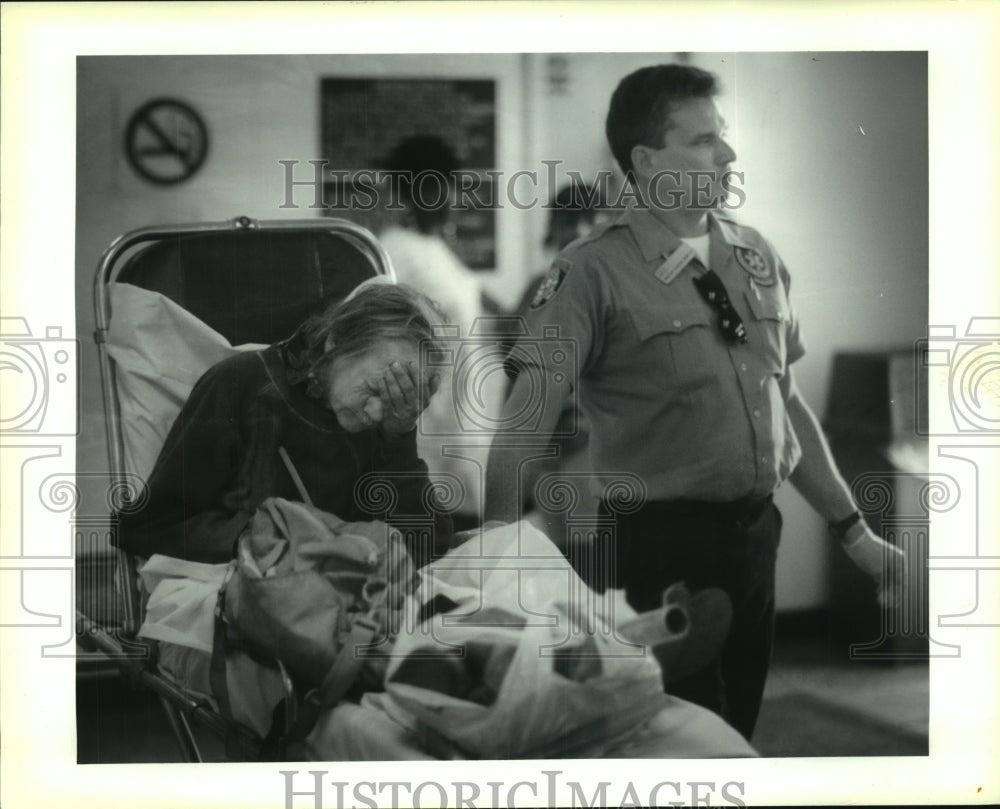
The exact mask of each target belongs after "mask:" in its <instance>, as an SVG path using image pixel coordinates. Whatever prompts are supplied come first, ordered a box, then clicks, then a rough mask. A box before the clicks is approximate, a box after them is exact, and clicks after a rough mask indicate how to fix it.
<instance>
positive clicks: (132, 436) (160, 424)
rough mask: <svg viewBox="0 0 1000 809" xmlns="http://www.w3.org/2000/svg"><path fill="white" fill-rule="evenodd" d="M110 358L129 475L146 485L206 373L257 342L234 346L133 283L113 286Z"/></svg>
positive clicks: (254, 348) (253, 348) (166, 299)
mask: <svg viewBox="0 0 1000 809" xmlns="http://www.w3.org/2000/svg"><path fill="white" fill-rule="evenodd" d="M110 293H111V312H112V318H111V324H110V327H109V330H108V345H107V347H108V353H109V355H110V356H111V359H113V360H114V362H115V373H116V375H117V387H118V404H119V407H120V409H121V425H122V439H123V442H124V455H125V470H126V471H127V472H131V473H133V474H136V475H139V476H141V477H142V478H143V479H144V480H145V478H146V477H147V476H148V475H149V473H150V472H151V471H152V469H153V465H154V464H155V463H156V458H157V456H158V455H159V454H160V449H161V448H162V446H163V442H164V441H165V440H166V437H167V433H168V432H169V431H170V427H171V425H172V424H173V423H174V419H175V418H177V414H178V413H179V412H180V409H181V407H182V406H183V404H184V402H185V401H186V400H187V397H188V394H189V393H190V392H191V388H193V387H194V384H195V382H197V381H198V379H199V378H200V377H201V375H202V374H203V373H205V371H207V370H208V369H209V368H210V367H212V366H213V365H215V364H216V363H217V362H221V361H222V360H224V359H226V358H227V357H230V356H232V355H233V354H236V353H237V352H240V351H252V350H256V349H259V348H263V346H262V345H259V344H256V343H246V344H244V345H239V346H235V347H234V346H232V345H230V343H229V341H228V340H226V338H225V337H223V336H222V335H221V334H219V333H218V332H216V331H214V330H212V329H211V328H209V327H208V326H206V325H205V324H204V323H202V322H201V321H200V320H198V318H196V317H195V316H194V315H192V314H191V313H190V312H188V311H187V310H186V309H184V308H183V307H181V306H180V305H178V304H177V303H175V302H174V301H172V300H170V299H169V298H167V297H165V296H164V295H161V294H160V293H158V292H151V291H149V290H146V289H141V288H140V287H137V286H133V285H132V284H123V283H115V284H112V285H111V290H110Z"/></svg>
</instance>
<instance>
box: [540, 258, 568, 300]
mask: <svg viewBox="0 0 1000 809" xmlns="http://www.w3.org/2000/svg"><path fill="white" fill-rule="evenodd" d="M572 266H573V264H572V262H570V261H569V260H567V259H565V258H557V259H556V260H555V261H553V262H552V266H551V267H550V268H549V271H548V273H546V275H545V279H544V280H543V281H542V283H541V286H539V287H538V290H537V291H536V292H535V297H533V298H532V299H531V308H532V309H537V308H539V307H540V306H544V305H545V304H546V303H548V302H549V301H550V300H552V297H553V296H554V295H555V294H556V292H558V291H559V287H560V286H562V282H563V279H564V278H565V277H566V273H567V272H569V270H570V268H571V267H572Z"/></svg>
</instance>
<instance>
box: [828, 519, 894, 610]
mask: <svg viewBox="0 0 1000 809" xmlns="http://www.w3.org/2000/svg"><path fill="white" fill-rule="evenodd" d="M843 546H844V551H845V552H846V553H847V555H848V556H849V557H850V559H851V561H852V562H854V564H856V565H857V566H858V567H859V568H860V569H861V570H863V571H864V572H865V573H867V574H868V575H869V576H871V577H872V579H873V580H874V581H875V584H876V586H877V587H878V603H879V605H880V606H883V607H891V608H895V607H898V606H899V601H900V598H901V595H902V589H903V581H904V574H905V564H906V557H905V556H904V555H903V552H902V551H901V550H900V549H899V548H897V547H896V546H895V545H892V544H890V543H888V542H886V541H885V540H884V539H881V538H880V537H878V536H876V535H875V533H874V532H873V531H872V530H871V529H870V528H869V527H868V526H867V525H866V524H865V523H864V522H863V521H862V522H859V523H857V524H856V525H853V526H851V528H850V530H848V532H847V535H846V536H845V537H844V541H843Z"/></svg>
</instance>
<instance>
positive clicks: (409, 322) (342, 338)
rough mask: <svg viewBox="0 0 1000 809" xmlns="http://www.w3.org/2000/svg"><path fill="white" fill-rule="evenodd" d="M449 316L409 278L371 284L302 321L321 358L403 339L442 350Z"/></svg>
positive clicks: (315, 354)
mask: <svg viewBox="0 0 1000 809" xmlns="http://www.w3.org/2000/svg"><path fill="white" fill-rule="evenodd" d="M445 322H446V321H445V318H444V316H443V314H442V313H441V310H440V309H439V308H438V306H437V304H435V303H434V302H433V301H432V300H431V299H430V298H428V297H427V296H425V295H423V294H422V293H420V292H418V291H417V290H415V289H413V288H412V287H409V286H406V285H404V284H371V285H364V286H363V287H361V288H359V289H357V290H355V292H354V293H353V294H352V295H350V296H349V297H348V298H347V299H346V300H344V301H341V302H339V303H336V304H333V305H332V306H330V307H328V308H327V309H326V310H325V311H324V312H322V313H320V314H318V315H314V316H313V317H311V318H310V319H309V320H307V321H306V323H305V324H304V325H303V331H304V333H305V338H306V342H307V344H308V346H309V349H310V352H309V353H310V354H311V355H312V356H313V357H314V358H315V360H316V361H317V362H324V361H327V360H331V359H334V358H335V357H348V356H355V355H358V354H363V353H365V352H367V351H370V350H371V349H372V348H373V347H374V346H375V345H376V344H377V343H380V342H384V341H387V340H402V341H405V342H408V343H412V344H413V345H416V346H420V345H421V344H423V345H424V346H426V348H425V349H424V352H425V354H426V351H428V350H430V351H438V350H440V348H441V345H440V339H441V338H440V333H439V327H440V326H442V325H444V324H445Z"/></svg>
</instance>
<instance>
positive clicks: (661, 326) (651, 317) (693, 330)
mask: <svg viewBox="0 0 1000 809" xmlns="http://www.w3.org/2000/svg"><path fill="white" fill-rule="evenodd" d="M630 315H631V319H632V325H633V327H634V328H635V333H636V337H637V338H638V340H639V343H640V346H639V354H640V356H641V361H642V362H643V364H644V366H645V367H646V368H648V372H649V374H650V377H651V379H653V380H656V381H657V382H658V383H659V384H660V385H661V386H662V388H663V389H664V390H676V391H686V390H693V389H697V388H700V387H704V386H705V385H710V384H712V381H713V378H714V377H715V373H716V372H715V369H714V366H713V362H712V357H713V349H714V350H715V351H718V348H717V346H715V345H714V342H715V338H716V334H715V331H714V328H713V323H712V313H711V311H709V310H708V308H707V307H705V306H697V305H683V306H680V305H675V306H669V307H661V308H653V307H637V308H634V309H632V310H631V312H630Z"/></svg>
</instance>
